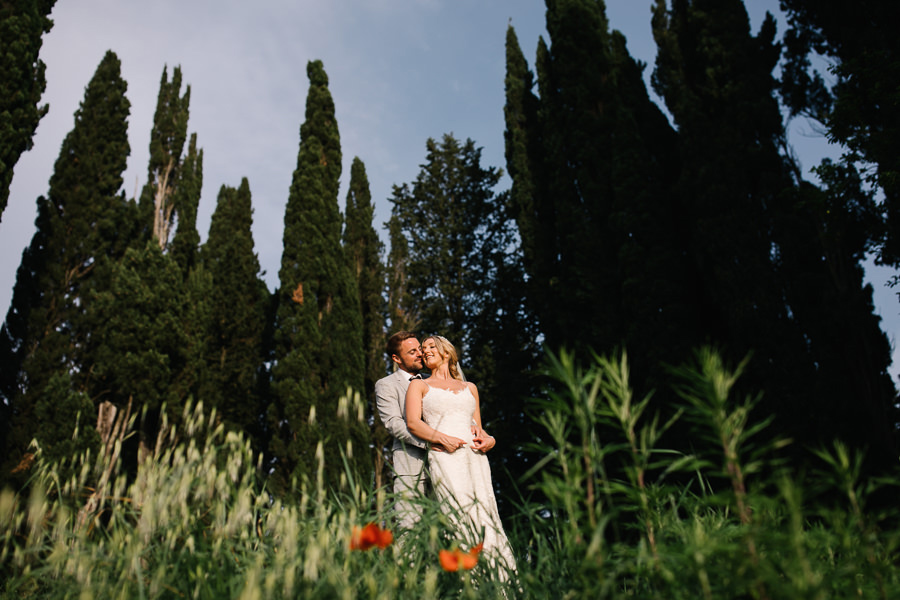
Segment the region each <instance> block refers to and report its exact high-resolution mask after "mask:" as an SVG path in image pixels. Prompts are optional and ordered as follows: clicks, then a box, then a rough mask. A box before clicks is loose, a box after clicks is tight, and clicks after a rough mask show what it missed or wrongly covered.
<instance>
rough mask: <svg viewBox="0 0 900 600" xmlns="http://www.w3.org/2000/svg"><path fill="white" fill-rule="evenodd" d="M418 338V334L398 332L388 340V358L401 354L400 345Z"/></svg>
mask: <svg viewBox="0 0 900 600" xmlns="http://www.w3.org/2000/svg"><path fill="white" fill-rule="evenodd" d="M414 337H416V334H415V333H413V332H412V331H398V332H397V333H395V334H394V335H392V336H391V337H389V338H388V341H387V348H386V350H387V355H388V358H390V357H391V356H393V355H395V354H398V355H399V354H400V345H401V344H402V343H403V342H405V341H406V340H408V339H409V338H414Z"/></svg>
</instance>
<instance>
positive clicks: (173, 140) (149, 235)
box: [135, 67, 200, 249]
mask: <svg viewBox="0 0 900 600" xmlns="http://www.w3.org/2000/svg"><path fill="white" fill-rule="evenodd" d="M190 102H191V87H190V86H186V89H185V92H184V95H182V94H181V67H175V69H174V70H173V72H172V81H169V76H168V69H166V68H163V73H162V79H161V80H160V83H159V95H158V97H157V101H156V112H155V113H154V115H153V129H152V130H151V132H150V162H149V164H148V166H147V183H146V184H145V185H144V188H143V190H142V191H141V198H140V204H139V210H140V224H141V231H142V232H143V235H142V236H140V237H136V238H135V239H136V243H137V246H136V247H138V248H140V247H142V246H143V241H145V240H147V239H153V240H155V241H156V243H157V244H158V245H159V247H160V248H162V249H166V248H167V247H168V244H169V238H170V234H171V228H172V225H173V224H174V223H175V219H176V217H180V215H178V214H177V212H176V211H177V210H178V207H177V206H176V202H175V196H176V193H177V190H178V184H179V181H180V178H181V168H182V165H181V163H182V158H181V154H182V151H183V150H184V142H185V141H186V140H187V123H188V116H189V107H190ZM189 168H193V170H194V172H195V176H199V173H200V169H198V168H197V165H191V167H189ZM187 184H188V186H189V187H190V186H192V185H193V184H194V179H193V176H191V175H188V178H187ZM199 189H200V186H199V185H197V187H196V190H197V194H198V196H197V197H198V198H199ZM188 197H190V196H188ZM189 211H190V208H188V212H189ZM194 215H196V208H194ZM188 219H190V216H189V215H188ZM195 219H196V217H195Z"/></svg>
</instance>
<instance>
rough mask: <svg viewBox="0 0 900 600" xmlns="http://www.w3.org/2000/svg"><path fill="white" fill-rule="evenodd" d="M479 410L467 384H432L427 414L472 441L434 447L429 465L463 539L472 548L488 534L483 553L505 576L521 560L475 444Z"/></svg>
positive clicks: (446, 509) (429, 420)
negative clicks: (454, 387)
mask: <svg viewBox="0 0 900 600" xmlns="http://www.w3.org/2000/svg"><path fill="white" fill-rule="evenodd" d="M474 414H475V396H473V395H472V392H470V391H469V388H468V386H467V387H466V389H464V390H461V391H459V392H451V391H449V390H445V389H441V388H436V387H431V386H428V392H427V393H426V394H425V396H424V397H423V398H422V420H424V421H425V422H426V423H428V424H429V425H430V426H432V427H434V428H435V429H437V430H438V431H440V432H443V433H446V434H448V435H452V436H455V437H458V438H461V439H463V440H465V441H466V444H467V445H466V446H464V447H461V448H459V449H458V450H457V451H456V452H452V453H450V452H435V451H432V452H429V453H428V467H429V470H430V473H431V480H432V483H433V484H434V489H435V492H436V494H437V496H438V498H439V499H440V500H441V502H442V504H443V506H444V512H445V513H446V514H447V515H448V516H449V517H450V519H451V520H452V521H453V522H454V524H455V525H456V526H457V529H458V530H459V532H460V535H462V536H463V540H462V541H463V542H465V543H467V544H469V548H471V547H472V546H474V545H476V544H478V543H479V542H481V541H482V540H483V541H484V548H483V550H482V553H483V554H484V558H485V559H487V562H488V564H490V565H491V567H492V568H494V569H495V570H496V571H497V574H498V576H499V577H500V579H501V580H506V579H507V578H508V577H507V572H508V571H515V569H516V561H515V558H514V557H513V553H512V548H510V545H509V540H507V538H506V533H505V532H504V531H503V524H502V523H501V522H500V515H499V513H498V512H497V500H496V498H495V497H494V487H493V483H492V481H491V467H490V465H489V464H488V458H487V456H486V455H485V454H484V453H482V452H477V451H475V450H472V448H471V443H472V417H473V415H474ZM482 533H483V534H484V537H483V538H482V537H481V536H482ZM498 567H499V568H498Z"/></svg>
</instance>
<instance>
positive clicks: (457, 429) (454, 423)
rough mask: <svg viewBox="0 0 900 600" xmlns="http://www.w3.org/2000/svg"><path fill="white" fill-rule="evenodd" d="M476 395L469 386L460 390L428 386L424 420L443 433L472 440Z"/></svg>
mask: <svg viewBox="0 0 900 600" xmlns="http://www.w3.org/2000/svg"><path fill="white" fill-rule="evenodd" d="M474 415H475V396H473V395H472V392H471V391H469V388H468V386H467V387H466V388H465V389H463V390H460V391H458V392H451V391H449V390H445V389H442V388H437V387H431V386H428V392H427V393H426V394H425V396H423V397H422V420H423V421H425V422H426V423H428V424H429V425H431V426H432V427H434V428H435V429H437V430H438V431H441V432H443V433H446V434H448V435H452V436H456V437H458V438H461V439H463V440H465V441H466V443H467V444H468V443H471V442H472V417H473V416H474Z"/></svg>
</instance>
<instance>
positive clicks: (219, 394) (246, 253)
mask: <svg viewBox="0 0 900 600" xmlns="http://www.w3.org/2000/svg"><path fill="white" fill-rule="evenodd" d="M252 224H253V210H252V208H251V198H250V184H249V182H248V181H247V179H246V178H244V179H242V180H241V186H240V187H239V188H237V189H234V188H231V187H228V186H224V185H223V186H222V188H221V190H220V191H219V198H218V202H217V204H216V210H215V212H214V213H213V216H212V220H211V221H210V225H209V236H208V238H207V240H206V243H205V244H204V245H203V248H202V250H201V263H202V265H203V268H204V269H205V270H206V272H207V273H209V275H210V277H211V278H212V286H213V293H212V294H211V295H210V298H209V304H210V309H209V310H210V328H209V334H208V335H209V339H208V342H207V344H206V352H207V362H208V364H209V383H208V385H207V387H206V388H205V392H204V393H203V394H201V397H202V398H203V400H204V402H206V403H207V404H208V405H210V406H213V407H216V409H217V410H218V411H219V414H220V415H221V416H222V418H223V419H224V421H225V423H226V424H227V425H228V426H229V427H232V428H234V429H237V430H241V431H245V432H247V433H248V434H249V435H250V436H251V437H252V438H253V439H254V441H255V442H256V443H257V445H258V444H259V443H260V440H261V438H262V427H261V422H260V421H261V419H260V415H261V414H262V412H263V407H262V406H261V396H260V386H261V380H262V378H263V377H264V375H265V372H264V366H263V362H264V357H263V332H264V330H265V327H266V316H267V315H266V310H267V306H268V302H269V291H268V289H267V288H266V285H265V283H264V282H263V281H262V279H261V278H260V276H261V273H260V268H259V259H258V258H257V256H256V253H255V252H254V243H253V233H252V231H251V226H252ZM176 241H177V238H176Z"/></svg>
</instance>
